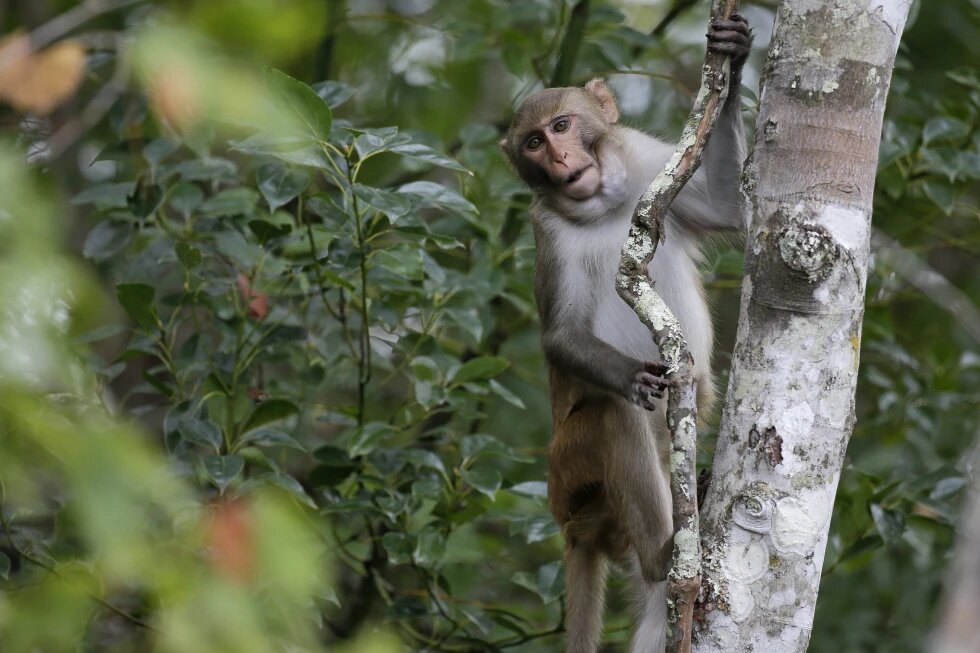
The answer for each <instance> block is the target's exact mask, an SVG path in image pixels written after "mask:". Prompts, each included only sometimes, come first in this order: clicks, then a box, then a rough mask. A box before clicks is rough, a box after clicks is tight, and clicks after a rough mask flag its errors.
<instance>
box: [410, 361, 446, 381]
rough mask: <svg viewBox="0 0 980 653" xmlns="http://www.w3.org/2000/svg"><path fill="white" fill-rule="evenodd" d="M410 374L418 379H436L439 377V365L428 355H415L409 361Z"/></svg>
mask: <svg viewBox="0 0 980 653" xmlns="http://www.w3.org/2000/svg"><path fill="white" fill-rule="evenodd" d="M409 368H411V370H412V375H413V376H414V377H415V378H416V379H418V380H420V381H437V380H438V379H439V366H438V365H437V364H436V362H435V361H434V360H432V359H431V358H429V357H428V356H416V357H415V358H413V359H412V362H411V363H409Z"/></svg>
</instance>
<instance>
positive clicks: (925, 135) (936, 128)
mask: <svg viewBox="0 0 980 653" xmlns="http://www.w3.org/2000/svg"><path fill="white" fill-rule="evenodd" d="M969 133H970V126H969V125H968V124H966V123H965V122H963V121H962V120H957V119H956V118H950V117H949V116H935V117H933V118H930V119H929V121H928V122H927V123H926V125H925V127H923V128H922V142H923V143H926V144H928V143H931V142H933V141H950V140H957V139H961V138H964V137H966V136H967V135H968V134H969Z"/></svg>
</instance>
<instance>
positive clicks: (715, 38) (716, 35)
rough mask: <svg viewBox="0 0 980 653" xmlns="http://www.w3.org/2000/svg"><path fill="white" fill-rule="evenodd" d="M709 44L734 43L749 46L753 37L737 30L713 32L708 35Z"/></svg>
mask: <svg viewBox="0 0 980 653" xmlns="http://www.w3.org/2000/svg"><path fill="white" fill-rule="evenodd" d="M707 37H708V42H709V43H732V44H736V45H744V46H748V45H749V44H750V43H751V42H752V37H751V36H750V35H749V34H745V33H743V32H736V31H735V30H730V29H729V30H726V29H720V30H713V31H711V32H708V34H707Z"/></svg>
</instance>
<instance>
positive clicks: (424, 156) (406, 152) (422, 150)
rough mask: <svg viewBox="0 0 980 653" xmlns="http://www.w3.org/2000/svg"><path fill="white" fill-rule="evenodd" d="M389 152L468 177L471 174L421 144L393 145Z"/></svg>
mask: <svg viewBox="0 0 980 653" xmlns="http://www.w3.org/2000/svg"><path fill="white" fill-rule="evenodd" d="M390 151H392V152H395V153H396V154H401V155H402V156H407V157H409V158H412V159H418V160H419V161H425V162H426V163H431V164H432V165H435V166H439V167H442V168H448V169H450V170H456V171H459V172H465V173H466V174H468V175H472V174H473V173H472V172H470V171H469V170H467V169H466V168H465V167H463V166H462V165H461V164H460V163H459V162H458V161H456V160H455V159H451V158H449V157H448V156H446V155H445V154H440V153H439V152H436V151H435V150H433V149H432V148H431V147H429V146H428V145H422V144H421V143H405V144H404V145H395V146H393V147H391V148H390Z"/></svg>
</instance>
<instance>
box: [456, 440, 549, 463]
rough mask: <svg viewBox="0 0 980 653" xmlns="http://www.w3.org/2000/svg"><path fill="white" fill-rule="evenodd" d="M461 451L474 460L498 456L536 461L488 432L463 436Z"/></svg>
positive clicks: (522, 460)
mask: <svg viewBox="0 0 980 653" xmlns="http://www.w3.org/2000/svg"><path fill="white" fill-rule="evenodd" d="M459 448H460V452H461V453H462V454H463V458H464V459H466V460H467V461H468V462H472V461H473V460H474V459H476V458H477V457H479V456H496V457H498V458H505V459H507V460H513V461H515V462H525V463H527V462H534V458H533V457H531V456H527V455H525V454H522V453H520V452H519V451H514V450H513V449H512V448H511V447H508V446H507V445H506V444H504V443H503V442H501V441H500V440H498V439H497V438H495V437H493V436H492V435H488V434H486V433H474V434H472V435H466V436H463V437H462V438H461V439H460V442H459Z"/></svg>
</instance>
